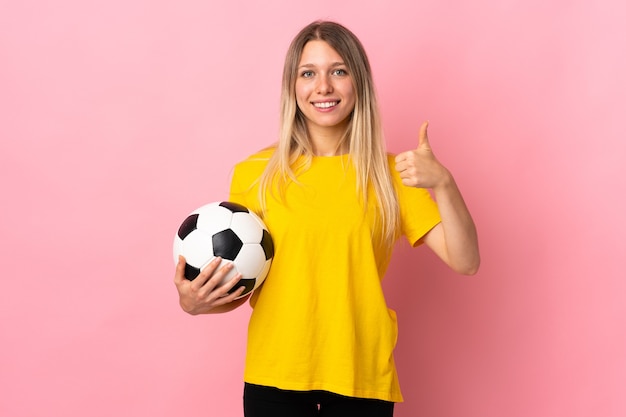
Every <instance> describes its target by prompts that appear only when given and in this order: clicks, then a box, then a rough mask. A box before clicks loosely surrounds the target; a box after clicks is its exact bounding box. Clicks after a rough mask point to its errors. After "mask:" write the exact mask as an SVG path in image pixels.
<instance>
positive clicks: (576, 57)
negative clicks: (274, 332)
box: [0, 0, 626, 417]
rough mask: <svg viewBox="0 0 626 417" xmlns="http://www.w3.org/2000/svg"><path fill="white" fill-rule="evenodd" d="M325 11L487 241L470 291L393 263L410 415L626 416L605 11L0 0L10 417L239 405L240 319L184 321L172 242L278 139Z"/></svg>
mask: <svg viewBox="0 0 626 417" xmlns="http://www.w3.org/2000/svg"><path fill="white" fill-rule="evenodd" d="M316 18H330V19H336V20H338V21H340V22H342V23H344V24H346V25H347V26H348V27H350V28H351V29H352V30H353V31H354V32H355V33H356V34H357V35H358V36H359V37H360V38H361V40H362V41H363V43H364V45H365V47H366V49H367V50H368V52H369V55H370V58H371V61H372V64H373V67H374V75H375V80H376V82H377V87H378V91H379V95H380V99H381V106H382V111H383V116H384V121H385V126H386V133H387V136H388V143H389V149H390V150H391V151H393V152H399V151H403V150H406V149H408V148H409V147H412V146H415V145H416V144H417V139H416V138H417V129H418V126H419V124H420V123H421V121H423V120H425V119H428V120H430V124H431V128H430V131H429V133H430V138H431V143H432V145H433V147H434V149H435V152H436V154H437V155H438V157H439V158H440V159H441V160H442V161H443V162H444V163H445V164H446V165H447V166H448V167H449V168H450V169H451V170H452V171H453V172H454V173H455V175H456V178H457V180H458V182H459V184H460V185H461V187H462V189H463V191H464V195H465V197H466V200H467V202H468V204H469V206H470V207H471V210H472V212H473V214H474V216H475V220H476V222H477V225H478V227H479V231H480V242H481V249H482V256H483V264H482V269H481V271H480V272H479V274H478V275H477V276H475V277H471V278H467V277H460V276H456V275H455V274H453V273H452V272H450V271H448V270H447V269H446V268H444V267H443V266H442V264H441V263H440V262H439V261H438V260H436V259H435V258H434V257H433V256H432V255H431V254H430V253H429V252H427V251H426V250H417V251H410V250H409V248H407V247H406V245H405V244H400V245H399V247H398V250H397V252H396V254H395V256H394V260H393V263H392V266H391V270H390V273H389V275H388V277H387V279H386V281H385V287H386V290H387V292H388V294H389V303H390V305H391V306H392V307H393V308H394V309H396V310H397V311H398V314H399V321H400V339H399V344H398V348H397V362H398V364H399V372H400V378H401V382H402V385H403V390H404V394H405V397H406V402H405V403H404V404H400V405H398V406H397V413H396V415H397V416H400V417H403V416H404V417H408V416H429V417H439V416H441V417H447V416H465V417H479V416H480V417H501V416H508V417H518V416H519V417H522V416H524V417H526V416H533V417H537V416H539V417H544V416H545V417H552V416H563V417H565V416H567V417H578V416H603V417H618V416H620V417H621V416H624V415H626V302H625V301H624V298H625V296H626V282H625V280H624V275H625V274H624V265H625V258H626V250H625V249H626V243H625V241H624V236H625V235H626V222H625V221H624V219H623V216H624V213H625V212H626V203H625V202H624V194H623V193H624V190H625V186H624V178H625V177H626V168H625V166H626V163H625V162H624V161H625V160H626V144H625V143H624V138H626V129H625V127H624V126H625V124H624V117H625V115H626V104H625V103H626V82H625V80H624V74H626V52H625V51H626V48H625V47H624V39H626V32H625V31H624V29H623V23H624V21H626V9H625V7H624V6H623V3H622V2H619V1H615V0H614V1H600V2H591V1H588V0H578V1H561V2H558V1H554V2H546V1H536V0H531V1H528V0H526V1H496V0H491V1H469V0H466V1H461V0H458V1H447V2H441V1H436V0H427V1H416V2H409V1H407V2H390V1H381V2H373V1H370V2H363V1H362V0H346V1H343V2H336V1H332V2H331V1H317V2H314V3H311V2H302V3H299V2H293V1H284V0H281V1H279V0H274V1H266V2H248V3H244V2H241V1H231V2H219V3H218V2H206V1H199V0H195V1H194V0H189V1H178V2H174V1H154V0H124V1H122V0H108V1H88V2H85V1H80V0H59V1H54V2H47V1H14V2H8V1H7V2H3V3H2V5H0V28H1V29H0V137H1V142H0V170H1V172H0V174H1V175H0V181H1V191H2V216H0V233H1V236H2V240H1V241H0V245H1V246H0V254H1V255H0V256H1V257H2V258H1V261H2V271H3V278H2V291H0V335H1V337H2V343H1V345H0V350H1V354H0V415H2V416H11V417H36V416H65V417H71V416H93V417H98V416H111V415H118V416H126V415H128V416H130V415H135V416H142V415H145V416H148V415H149V416H154V417H158V416H173V415H180V416H187V417H193V416H224V417H231V416H240V415H242V412H241V389H242V383H241V375H242V371H243V355H244V349H245V333H246V323H247V318H248V316H249V313H250V309H249V307H248V306H245V307H243V308H241V309H240V310H238V311H236V312H233V313H230V314H227V315H222V316H205V317H191V316H188V315H186V314H184V313H183V312H182V311H181V310H180V309H179V307H178V304H177V295H176V291H175V289H174V285H173V283H172V276H173V269H174V268H173V264H172V259H171V244H172V238H173V234H174V232H175V230H176V228H177V227H178V224H179V222H180V221H181V220H182V218H183V217H184V216H185V215H186V214H187V213H188V212H189V211H191V210H192V209H194V208H196V207H197V206H199V205H201V204H204V203H206V202H209V201H215V200H219V199H223V198H226V196H227V190H228V184H229V176H230V169H231V167H232V165H233V164H234V163H235V162H236V161H238V160H240V159H242V158H244V157H245V156H246V155H248V154H249V153H252V152H253V151H255V150H257V149H259V148H261V147H263V146H265V145H267V144H269V143H270V142H271V141H273V140H274V138H275V137H276V131H277V121H278V115H277V113H278V98H279V87H280V72H281V68H282V61H283V57H284V54H285V51H286V48H287V46H288V43H289V41H290V40H291V38H292V37H293V36H294V35H295V33H296V32H297V31H298V30H299V29H300V28H301V27H302V26H304V25H305V24H307V23H309V22H310V21H312V20H314V19H316Z"/></svg>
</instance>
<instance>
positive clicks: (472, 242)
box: [433, 174, 480, 275]
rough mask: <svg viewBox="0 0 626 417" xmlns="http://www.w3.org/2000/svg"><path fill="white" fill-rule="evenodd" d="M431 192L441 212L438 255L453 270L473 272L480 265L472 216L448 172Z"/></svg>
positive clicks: (467, 273)
mask: <svg viewBox="0 0 626 417" xmlns="http://www.w3.org/2000/svg"><path fill="white" fill-rule="evenodd" d="M433 194H434V196H435V200H436V201H437V206H438V207H439V213H440V215H441V229H442V231H443V232H442V233H443V242H444V247H443V248H441V249H440V250H443V253H440V256H442V257H443V258H444V260H445V261H446V263H447V264H448V265H449V266H450V267H451V268H452V269H454V270H455V271H456V272H459V273H462V274H466V275H473V274H475V273H476V272H477V271H478V267H479V265H480V253H479V249H478V236H477V232H476V226H475V224H474V221H473V219H472V216H471V214H470V212H469V210H468V208H467V205H466V204H465V201H464V200H463V196H462V195H461V192H460V190H459V188H458V186H457V184H456V182H455V180H454V178H453V176H452V175H451V174H448V175H447V176H446V179H445V181H442V182H441V184H439V185H438V186H437V187H435V188H433Z"/></svg>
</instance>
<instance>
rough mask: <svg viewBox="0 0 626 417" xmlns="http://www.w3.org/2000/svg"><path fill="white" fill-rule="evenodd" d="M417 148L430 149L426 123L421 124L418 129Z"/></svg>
mask: <svg viewBox="0 0 626 417" xmlns="http://www.w3.org/2000/svg"><path fill="white" fill-rule="evenodd" d="M417 147H418V148H428V149H430V142H429V141H428V121H426V122H424V123H422V126H421V127H420V133H419V142H418V144H417Z"/></svg>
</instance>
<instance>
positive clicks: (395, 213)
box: [259, 21, 400, 249]
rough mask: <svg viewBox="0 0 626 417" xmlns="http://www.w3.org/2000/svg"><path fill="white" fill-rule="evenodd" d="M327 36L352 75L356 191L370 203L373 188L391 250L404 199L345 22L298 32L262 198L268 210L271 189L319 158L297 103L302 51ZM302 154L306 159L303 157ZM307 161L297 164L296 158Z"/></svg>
mask: <svg viewBox="0 0 626 417" xmlns="http://www.w3.org/2000/svg"><path fill="white" fill-rule="evenodd" d="M311 40H322V41H325V42H326V43H328V44H329V45H330V46H331V47H332V48H333V49H335V50H336V51H337V53H338V54H339V55H340V56H341V57H342V58H343V60H344V63H345V64H346V67H347V68H348V73H349V74H350V75H351V77H352V82H353V83H354V89H355V91H356V103H355V107H354V110H353V112H352V115H351V120H350V123H349V126H348V128H347V130H346V132H345V134H344V136H343V139H342V143H340V145H339V146H340V148H341V147H342V145H343V143H344V142H346V141H347V145H348V146H347V149H348V152H349V154H350V159H351V162H352V164H353V165H354V168H355V170H356V177H357V184H356V192H357V193H358V194H359V195H360V196H361V197H362V199H363V202H364V204H365V207H367V198H368V195H367V194H368V186H370V185H371V186H372V187H373V190H374V194H375V197H376V200H377V203H378V212H379V220H378V221H380V227H381V231H382V233H381V236H380V238H381V242H378V243H379V244H381V245H382V246H383V247H385V248H387V249H391V247H392V246H393V242H394V241H395V239H396V237H397V234H398V232H399V224H400V221H399V217H400V214H399V207H398V199H397V196H396V193H395V190H394V188H393V184H392V181H391V174H390V172H389V164H388V162H387V151H386V149H385V143H384V140H383V134H382V126H381V120H380V114H379V110H378V103H377V99H376V94H375V89H374V83H373V80H372V71H371V68H370V64H369V60H368V58H367V55H366V53H365V50H364V48H363V46H362V44H361V42H360V41H359V39H358V38H357V37H356V36H355V35H354V34H353V33H352V32H351V31H349V30H348V29H347V28H345V27H344V26H342V25H340V24H338V23H335V22H328V21H316V22H313V23H311V24H309V25H308V26H306V27H305V28H304V29H302V30H301V31H300V33H298V35H296V37H295V38H294V39H293V41H292V42H291V45H290V46H289V49H288V51H287V55H286V58H285V65H284V68H283V79H282V91H281V106H280V133H279V140H278V143H277V145H276V149H275V151H274V153H273V154H272V157H271V158H270V160H269V162H268V164H267V167H266V169H265V171H264V173H263V175H262V176H261V178H260V186H259V200H260V203H261V208H262V210H265V208H266V195H267V194H266V193H267V192H270V193H272V192H274V191H276V190H278V192H279V193H280V194H281V195H283V193H284V190H285V188H286V186H287V185H288V184H289V183H290V182H294V183H297V178H296V173H297V172H298V171H299V170H301V169H306V167H307V166H309V164H310V163H311V160H312V158H313V156H314V154H313V146H312V143H311V140H310V138H309V135H308V132H307V127H306V119H305V117H304V115H303V114H302V112H301V111H300V109H299V108H298V106H297V104H296V98H295V97H296V94H295V84H296V78H297V73H298V72H297V69H298V65H299V62H300V58H301V56H302V50H303V49H304V46H305V45H306V44H307V42H309V41H311ZM301 157H304V158H303V159H301ZM298 160H299V161H304V162H303V163H301V164H299V165H297V166H296V161H298Z"/></svg>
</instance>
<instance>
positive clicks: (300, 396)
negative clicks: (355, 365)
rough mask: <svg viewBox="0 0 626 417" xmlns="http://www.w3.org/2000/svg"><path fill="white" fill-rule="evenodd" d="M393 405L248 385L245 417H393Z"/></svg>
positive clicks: (333, 395)
mask: <svg viewBox="0 0 626 417" xmlns="http://www.w3.org/2000/svg"><path fill="white" fill-rule="evenodd" d="M393 406H394V403H392V402H389V401H382V400H373V399H368V398H353V397H345V396H343V395H338V394H333V393H331V392H327V391H285V390H281V389H278V388H273V387H265V386H262V385H253V384H248V383H246V384H245V386H244V390H243V409H244V416H245V417H313V416H315V417H352V416H358V417H393Z"/></svg>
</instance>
